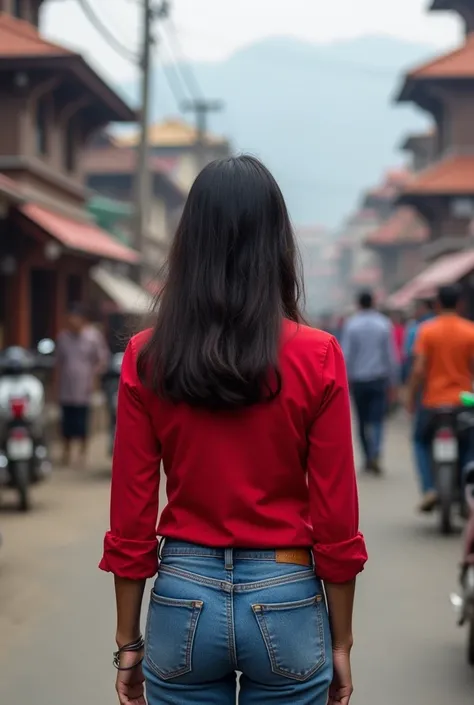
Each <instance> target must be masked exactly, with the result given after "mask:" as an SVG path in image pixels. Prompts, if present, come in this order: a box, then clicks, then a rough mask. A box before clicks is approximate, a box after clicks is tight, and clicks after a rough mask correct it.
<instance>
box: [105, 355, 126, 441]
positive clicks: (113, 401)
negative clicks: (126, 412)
mask: <svg viewBox="0 0 474 705" xmlns="http://www.w3.org/2000/svg"><path fill="white" fill-rule="evenodd" d="M122 361H123V353H116V354H115V355H112V357H111V359H110V365H109V368H108V370H107V372H106V373H105V374H104V375H103V377H102V386H103V389H104V392H105V396H106V399H107V408H108V412H109V424H110V426H109V429H110V446H109V450H110V454H111V455H112V453H113V450H114V441H115V426H116V424H117V403H118V390H119V381H120V373H121V371H122Z"/></svg>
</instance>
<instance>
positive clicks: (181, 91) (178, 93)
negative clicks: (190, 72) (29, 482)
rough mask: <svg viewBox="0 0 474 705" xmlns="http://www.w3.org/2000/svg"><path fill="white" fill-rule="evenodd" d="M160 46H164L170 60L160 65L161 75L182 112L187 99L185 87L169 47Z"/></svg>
mask: <svg viewBox="0 0 474 705" xmlns="http://www.w3.org/2000/svg"><path fill="white" fill-rule="evenodd" d="M162 46H166V50H167V53H168V57H169V59H170V61H169V62H167V63H164V62H163V63H162V67H163V73H164V75H165V78H166V82H167V83H168V86H169V88H170V90H171V93H172V94H173V98H174V99H175V101H176V105H177V107H178V109H179V110H180V111H182V106H183V104H184V102H185V101H186V99H187V98H188V95H187V89H186V85H185V83H184V82H183V79H182V77H181V74H180V72H179V69H178V67H177V65H176V61H175V59H174V57H173V55H172V54H171V51H170V49H169V45H162Z"/></svg>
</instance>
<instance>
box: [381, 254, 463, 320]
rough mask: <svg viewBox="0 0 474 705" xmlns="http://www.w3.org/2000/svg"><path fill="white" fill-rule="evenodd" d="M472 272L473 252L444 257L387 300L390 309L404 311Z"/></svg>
mask: <svg viewBox="0 0 474 705" xmlns="http://www.w3.org/2000/svg"><path fill="white" fill-rule="evenodd" d="M472 270H474V250H466V251H463V252H456V253H455V254H452V255H445V256H444V257H441V258H440V259H438V260H436V262H433V264H431V265H430V266H429V267H427V268H426V269H425V270H424V271H423V272H421V274H418V276H416V277H415V278H414V279H412V280H411V281H410V282H408V283H407V284H405V286H403V287H402V288H401V289H399V290H398V291H397V292H395V293H394V294H392V295H391V296H389V297H388V299H387V302H386V303H387V306H388V307H389V308H391V309H405V308H407V307H408V306H409V305H410V304H411V303H413V302H414V301H416V299H423V298H430V297H432V296H435V294H436V291H437V290H438V289H439V287H441V286H447V285H449V284H454V283H456V282H458V281H459V280H460V279H462V278H463V277H465V276H466V275H467V274H469V272H471V271H472Z"/></svg>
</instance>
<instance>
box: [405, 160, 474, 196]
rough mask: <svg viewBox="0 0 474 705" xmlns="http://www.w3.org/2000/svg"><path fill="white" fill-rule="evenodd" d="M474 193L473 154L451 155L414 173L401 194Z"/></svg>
mask: <svg viewBox="0 0 474 705" xmlns="http://www.w3.org/2000/svg"><path fill="white" fill-rule="evenodd" d="M418 194H420V195H423V194H427V195H429V194H433V195H463V194H466V195H470V196H472V195H474V154H473V155H453V156H451V157H446V158H445V159H442V160H441V161H439V162H435V163H434V164H432V165H431V166H429V167H428V168H427V169H424V170H423V171H420V172H419V173H418V174H416V175H414V176H413V178H412V179H411V181H410V182H409V183H408V184H407V185H406V186H405V188H404V189H403V191H402V194H401V195H402V196H403V195H418Z"/></svg>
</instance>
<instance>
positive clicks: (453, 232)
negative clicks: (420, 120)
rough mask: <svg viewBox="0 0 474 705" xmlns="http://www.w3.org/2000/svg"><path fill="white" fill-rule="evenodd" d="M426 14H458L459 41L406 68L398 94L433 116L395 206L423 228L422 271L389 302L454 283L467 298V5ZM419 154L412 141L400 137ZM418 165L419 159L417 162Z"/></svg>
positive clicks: (471, 166) (473, 169)
mask: <svg viewBox="0 0 474 705" xmlns="http://www.w3.org/2000/svg"><path fill="white" fill-rule="evenodd" d="M430 9H431V10H432V11H440V10H452V11H456V12H458V13H459V14H460V15H461V17H462V18H463V20H464V22H465V25H466V40H465V42H464V44H463V45H462V46H460V47H459V48H458V49H456V50H455V51H451V52H449V53H447V54H444V55H443V56H441V57H438V58H435V59H434V60H432V61H429V62H428V63H425V64H423V65H422V66H419V67H417V68H415V69H413V70H412V71H410V72H408V74H407V75H406V76H405V79H404V81H403V85H402V88H401V90H400V92H399V95H398V101H399V102H411V103H414V104H415V105H417V106H418V107H419V108H421V109H422V110H424V111H425V112H427V113H428V114H429V115H430V116H431V117H432V119H433V123H434V129H433V131H432V132H431V134H430V135H429V136H428V137H427V136H425V137H424V140H425V145H429V149H428V152H427V153H425V158H426V162H425V163H424V164H420V166H423V167H424V168H421V169H419V170H418V171H417V172H416V173H415V174H414V176H413V178H412V179H411V180H410V181H409V183H408V184H407V185H406V186H405V187H404V189H403V192H402V194H401V195H400V198H399V202H400V204H403V205H407V206H410V207H412V208H414V209H415V210H416V211H417V212H418V213H419V214H420V215H421V217H422V218H423V219H424V220H425V222H426V223H427V225H428V228H429V232H430V238H429V241H428V242H427V243H426V245H425V246H424V247H423V257H424V259H425V261H426V263H427V267H426V269H425V270H424V271H423V272H422V273H420V274H419V275H418V276H417V277H415V279H414V280H413V281H411V282H409V283H408V284H407V285H406V286H405V287H402V289H401V290H400V291H398V292H396V293H395V295H394V296H393V297H391V300H390V303H391V305H393V306H397V307H399V306H401V305H405V306H406V305H408V304H409V303H410V302H411V301H412V300H413V299H414V298H415V297H418V296H427V295H432V294H433V293H434V292H435V290H436V289H437V288H438V287H439V286H440V285H442V284H446V283H452V282H454V281H460V282H462V284H463V286H464V287H465V289H466V294H467V296H468V298H469V299H470V300H471V308H472V309H473V310H472V311H471V313H474V306H473V305H472V299H473V289H472V281H471V279H472V277H471V273H472V271H473V269H474V267H473V250H472V237H471V232H472V231H471V227H470V226H471V222H472V219H473V216H474V31H473V30H474V2H473V1H472V0H434V2H433V3H432V6H431V8H430ZM407 146H408V148H410V147H411V148H412V150H413V149H414V158H415V159H416V158H418V159H419V156H420V147H421V144H420V139H419V138H418V139H417V140H415V141H413V137H412V138H411V142H410V141H407ZM418 163H419V162H418Z"/></svg>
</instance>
